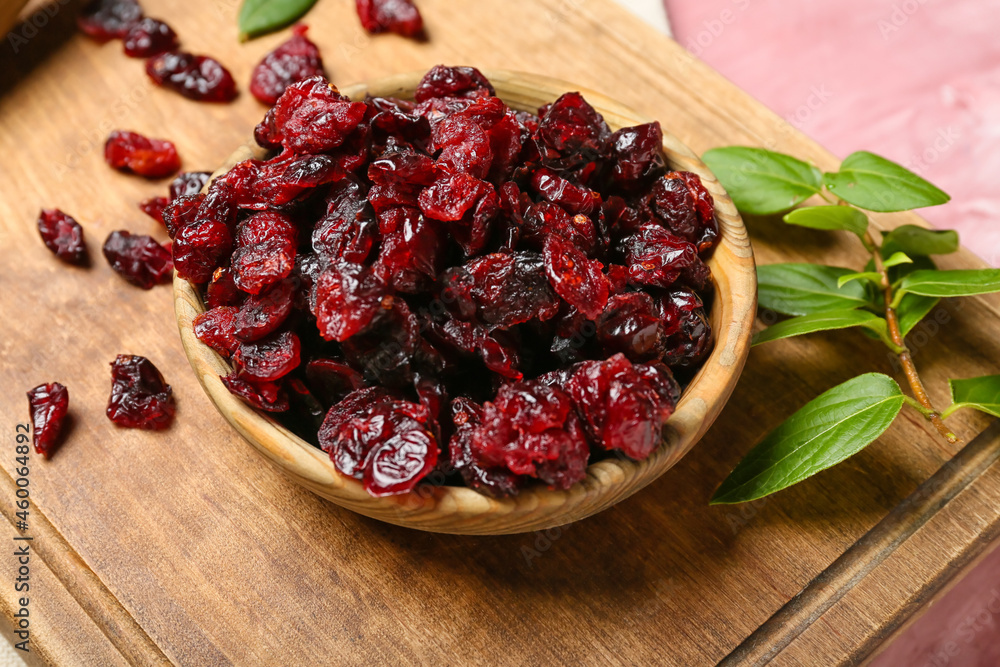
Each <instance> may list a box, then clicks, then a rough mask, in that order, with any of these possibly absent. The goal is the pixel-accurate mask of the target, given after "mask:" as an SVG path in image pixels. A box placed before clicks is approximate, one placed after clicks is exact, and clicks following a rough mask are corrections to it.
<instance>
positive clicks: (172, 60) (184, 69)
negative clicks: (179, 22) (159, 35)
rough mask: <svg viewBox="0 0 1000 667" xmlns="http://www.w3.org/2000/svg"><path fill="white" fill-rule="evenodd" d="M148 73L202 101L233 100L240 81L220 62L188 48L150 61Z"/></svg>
mask: <svg viewBox="0 0 1000 667" xmlns="http://www.w3.org/2000/svg"><path fill="white" fill-rule="evenodd" d="M146 74H148V75H149V78H151V79H152V80H153V83H155V84H156V85H158V86H162V87H164V88H167V89H169V90H173V91H174V92H176V93H180V94H181V95H183V96H184V97H187V98H188V99H192V100H195V101H198V102H230V101H232V100H233V99H235V97H236V82H235V81H234V80H233V75H232V74H230V73H229V70H227V69H226V68H225V67H223V66H222V64H221V63H219V61H217V60H215V59H214V58H210V57H208V56H196V55H192V54H190V53H186V52H184V51H168V52H167V53H161V54H160V55H158V56H155V57H153V58H150V59H149V60H147V61H146Z"/></svg>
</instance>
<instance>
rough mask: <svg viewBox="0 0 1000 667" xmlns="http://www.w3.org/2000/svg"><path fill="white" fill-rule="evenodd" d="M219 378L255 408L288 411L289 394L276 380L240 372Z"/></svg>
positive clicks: (227, 387) (269, 410) (230, 389)
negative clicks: (268, 380) (261, 378)
mask: <svg viewBox="0 0 1000 667" xmlns="http://www.w3.org/2000/svg"><path fill="white" fill-rule="evenodd" d="M219 379H221V380H222V384H224V385H226V389H228V390H229V391H230V392H232V393H233V394H235V395H237V396H239V397H240V398H242V399H243V400H245V401H246V402H247V403H249V404H250V405H252V406H254V407H255V408H260V409H261V410H264V411H266V412H287V411H288V408H289V405H288V396H287V394H286V393H285V390H284V389H283V388H282V387H281V385H279V384H277V383H275V382H267V381H262V380H257V379H255V378H252V377H249V376H247V375H242V374H239V373H230V374H229V375H223V376H221V377H220V378H219Z"/></svg>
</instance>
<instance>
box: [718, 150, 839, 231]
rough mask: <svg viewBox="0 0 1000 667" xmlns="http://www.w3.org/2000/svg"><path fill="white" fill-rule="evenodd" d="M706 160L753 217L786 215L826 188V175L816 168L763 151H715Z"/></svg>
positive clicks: (790, 157)
mask: <svg viewBox="0 0 1000 667" xmlns="http://www.w3.org/2000/svg"><path fill="white" fill-rule="evenodd" d="M702 159H703V160H704V161H705V164H707V165H708V166H709V168H710V169H711V170H712V171H713V172H714V173H715V175H716V177H717V178H718V179H719V182H721V183H722V186H723V187H724V188H726V192H728V193H729V196H730V197H732V198H733V203H735V204H736V208H738V209H739V210H741V211H743V212H744V213H749V214H751V215H772V214H775V213H783V212H784V211H787V210H789V209H791V208H793V207H794V206H796V205H797V204H800V203H801V202H803V201H805V200H806V199H808V198H809V197H811V196H812V195H814V194H816V193H818V192H819V191H820V190H821V189H822V187H823V175H822V174H821V173H820V171H819V170H818V169H816V167H814V166H812V165H811V164H808V163H807V162H803V161H802V160H799V159H796V158H793V157H792V156H790V155H784V154H782V153H775V152H773V151H768V150H764V149H763V148H747V147H744V146H728V147H725V148H713V149H712V150H710V151H707V152H706V153H705V154H704V155H703V156H702Z"/></svg>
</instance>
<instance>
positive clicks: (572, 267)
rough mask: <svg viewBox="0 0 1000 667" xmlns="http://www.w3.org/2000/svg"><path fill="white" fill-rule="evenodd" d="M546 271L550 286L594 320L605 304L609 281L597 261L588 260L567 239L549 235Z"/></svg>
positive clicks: (546, 245)
mask: <svg viewBox="0 0 1000 667" xmlns="http://www.w3.org/2000/svg"><path fill="white" fill-rule="evenodd" d="M544 257H545V274H546V275H547V276H548V277H549V282H550V283H551V284H552V289H554V290H555V291H556V294H558V295H559V296H560V297H562V298H563V299H564V300H565V301H566V303H568V304H570V305H571V306H573V307H575V308H576V309H577V310H579V311H580V312H581V313H583V314H584V315H585V316H586V317H587V318H589V319H592V320H593V319H597V317H598V316H600V314H601V312H603V311H604V307H605V306H606V305H607V303H608V296H609V294H610V292H611V284H610V282H608V278H607V276H605V275H604V274H603V273H601V269H602V268H604V267H603V266H602V265H601V263H600V262H598V261H597V260H594V259H587V256H586V255H584V254H583V253H582V252H580V250H579V249H577V247H576V246H574V245H573V244H572V243H570V242H569V241H566V240H564V239H561V238H559V237H558V236H555V235H553V236H550V237H548V239H546V241H545V253H544Z"/></svg>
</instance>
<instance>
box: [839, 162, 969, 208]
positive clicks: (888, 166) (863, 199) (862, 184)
mask: <svg viewBox="0 0 1000 667" xmlns="http://www.w3.org/2000/svg"><path fill="white" fill-rule="evenodd" d="M823 179H824V181H825V183H826V187H827V189H828V190H830V192H832V193H833V194H835V195H837V196H838V197H840V198H841V199H843V200H844V201H846V202H849V203H851V204H854V205H855V206H860V207H861V208H864V209H868V210H869V211H881V212H890V211H909V210H910V209H913V208H922V207H924V206H937V205H938V204H944V203H945V202H947V201H949V200H950V199H951V197H949V196H948V195H947V194H945V193H944V192H943V191H942V190H940V189H939V188H937V187H936V186H934V185H932V184H931V183H928V182H927V181H925V180H924V179H922V178H920V177H919V176H917V175H916V174H914V173H913V172H912V171H910V170H909V169H906V168H904V167H901V166H900V165H898V164H896V163H895V162H891V161H889V160H886V159H885V158H884V157H880V156H878V155H875V154H874V153H869V152H867V151H859V152H857V153H853V154H851V155H849V156H847V159H846V160H844V161H843V163H841V165H840V171H838V172H836V173H827V174H824V175H823Z"/></svg>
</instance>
